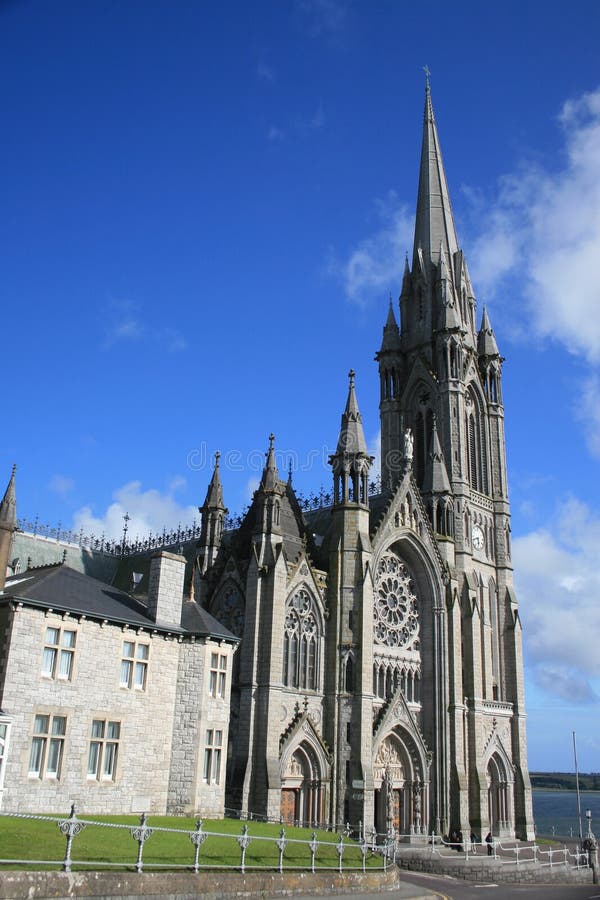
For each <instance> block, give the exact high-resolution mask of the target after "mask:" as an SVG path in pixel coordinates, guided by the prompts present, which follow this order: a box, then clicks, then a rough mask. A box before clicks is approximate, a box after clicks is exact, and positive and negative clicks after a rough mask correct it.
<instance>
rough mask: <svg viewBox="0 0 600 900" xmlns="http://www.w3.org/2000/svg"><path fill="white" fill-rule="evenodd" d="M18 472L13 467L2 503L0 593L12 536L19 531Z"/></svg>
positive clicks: (0, 516) (4, 580)
mask: <svg viewBox="0 0 600 900" xmlns="http://www.w3.org/2000/svg"><path fill="white" fill-rule="evenodd" d="M16 471H17V467H16V466H13V469H12V475H11V476H10V481H9V482H8V487H7V488H6V492H5V494H4V498H3V500H2V503H0V591H2V590H4V584H5V582H6V567H7V565H8V559H9V554H10V545H11V542H12V536H13V534H14V532H15V531H16V530H17V501H16V498H15V473H16Z"/></svg>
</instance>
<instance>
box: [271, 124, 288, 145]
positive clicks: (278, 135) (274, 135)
mask: <svg viewBox="0 0 600 900" xmlns="http://www.w3.org/2000/svg"><path fill="white" fill-rule="evenodd" d="M284 137H285V134H284V133H283V131H282V130H281V128H278V127H277V125H271V126H270V127H269V130H268V132H267V138H268V139H269V140H270V141H282V140H283V139H284Z"/></svg>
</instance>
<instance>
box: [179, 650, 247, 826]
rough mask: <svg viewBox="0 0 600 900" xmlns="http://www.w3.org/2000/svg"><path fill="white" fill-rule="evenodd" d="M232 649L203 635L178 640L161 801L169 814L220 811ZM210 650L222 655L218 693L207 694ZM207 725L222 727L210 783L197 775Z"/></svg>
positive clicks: (225, 751)
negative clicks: (168, 761)
mask: <svg viewBox="0 0 600 900" xmlns="http://www.w3.org/2000/svg"><path fill="white" fill-rule="evenodd" d="M233 650H234V648H233V647H232V645H231V644H226V643H224V642H218V641H214V640H209V639H206V640H201V641H196V642H195V643H191V644H182V645H181V650H180V656H179V671H178V676H177V694H176V700H175V711H174V728H173V754H172V765H171V775H170V779H169V797H168V804H167V808H168V812H169V813H170V814H172V815H180V814H188V815H191V814H194V813H200V814H201V815H202V816H216V817H220V816H223V814H224V807H225V775H226V765H227V743H228V735H229V698H230V692H231V672H232V668H233ZM213 653H216V654H217V655H218V657H219V659H220V658H221V657H222V656H225V657H226V659H227V668H226V672H225V675H226V682H225V685H226V687H225V694H224V696H223V697H219V696H216V697H212V696H210V693H209V687H210V683H209V680H210V668H211V655H212V654H213ZM217 693H218V692H217ZM207 729H213V730H217V729H218V730H219V731H221V732H222V744H221V771H220V777H219V780H218V781H213V780H212V779H211V782H210V783H206V782H205V781H204V777H203V776H204V771H203V767H204V751H205V747H206V731H207Z"/></svg>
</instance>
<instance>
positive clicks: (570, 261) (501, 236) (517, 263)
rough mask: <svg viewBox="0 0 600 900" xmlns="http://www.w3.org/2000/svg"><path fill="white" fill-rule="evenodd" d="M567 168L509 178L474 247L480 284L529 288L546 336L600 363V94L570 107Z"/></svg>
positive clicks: (525, 169)
mask: <svg viewBox="0 0 600 900" xmlns="http://www.w3.org/2000/svg"><path fill="white" fill-rule="evenodd" d="M559 121H560V124H561V126H562V128H563V135H564V156H563V163H562V166H561V167H560V168H559V169H557V170H550V169H549V168H544V167H542V166H539V165H535V166H534V165H523V166H522V167H521V168H520V169H519V170H518V171H517V172H516V173H514V174H511V175H507V176H505V177H504V178H503V179H502V180H501V182H500V185H499V190H498V196H497V199H496V201H495V203H493V204H492V207H491V208H489V206H488V208H487V221H488V227H487V229H486V231H485V232H484V233H483V234H481V235H480V236H479V237H478V239H477V240H476V241H475V242H474V244H473V247H472V249H471V250H470V252H469V256H470V257H472V259H473V261H474V263H475V267H474V268H473V272H472V274H473V276H474V281H475V283H476V284H477V285H478V287H482V288H483V289H484V290H485V291H489V292H490V293H491V294H494V293H497V292H499V291H500V290H501V289H502V288H504V287H505V278H506V276H509V275H510V276H517V277H518V278H519V279H521V281H522V284H523V290H524V294H525V297H526V300H527V304H528V314H529V317H530V319H531V323H532V324H533V327H534V329H535V330H536V332H537V333H538V335H540V336H541V337H544V338H546V337H551V338H553V339H554V340H558V341H560V342H561V343H562V344H563V345H564V346H565V347H566V348H567V349H568V350H569V352H571V353H573V354H577V355H580V356H582V357H583V358H585V359H586V360H587V361H588V362H590V363H597V362H599V361H600V316H598V315H597V309H598V304H599V301H600V287H599V285H598V277H597V271H596V270H597V262H598V259H600V89H598V90H596V91H595V92H592V93H587V94H584V95H583V96H582V97H579V98H578V99H576V100H572V101H569V102H567V103H565V105H564V106H563V109H562V112H561V115H560V119H559Z"/></svg>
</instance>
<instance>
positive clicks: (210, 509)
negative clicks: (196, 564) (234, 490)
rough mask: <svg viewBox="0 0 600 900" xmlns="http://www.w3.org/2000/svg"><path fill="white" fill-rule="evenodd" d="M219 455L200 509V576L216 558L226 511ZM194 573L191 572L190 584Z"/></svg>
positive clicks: (216, 455)
mask: <svg viewBox="0 0 600 900" xmlns="http://www.w3.org/2000/svg"><path fill="white" fill-rule="evenodd" d="M220 459H221V454H220V453H218V452H217V453H215V468H214V471H213V474H212V478H211V479H210V484H209V485H208V490H207V492H206V499H205V501H204V504H203V505H202V506H201V507H200V513H201V514H202V528H201V530H200V540H199V541H198V550H199V558H200V571H201V573H202V574H204V573H205V572H206V570H207V569H208V568H209V566H211V565H212V564H213V563H214V561H215V559H216V558H217V553H218V552H219V547H220V546H221V538H222V536H223V529H224V527H225V516H226V515H227V509H226V508H225V503H224V502H223V486H222V484H221V475H220V472H219V460H220ZM193 580H194V573H193V572H192V582H193Z"/></svg>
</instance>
